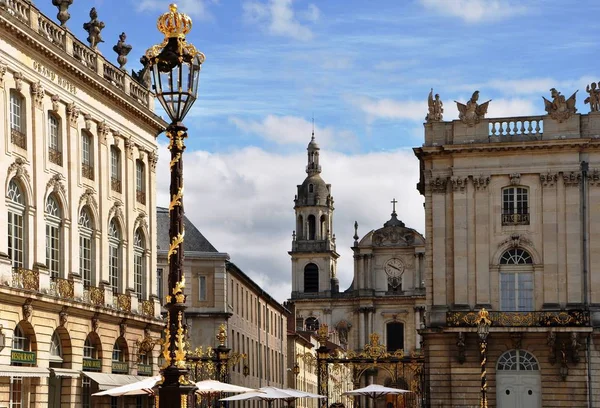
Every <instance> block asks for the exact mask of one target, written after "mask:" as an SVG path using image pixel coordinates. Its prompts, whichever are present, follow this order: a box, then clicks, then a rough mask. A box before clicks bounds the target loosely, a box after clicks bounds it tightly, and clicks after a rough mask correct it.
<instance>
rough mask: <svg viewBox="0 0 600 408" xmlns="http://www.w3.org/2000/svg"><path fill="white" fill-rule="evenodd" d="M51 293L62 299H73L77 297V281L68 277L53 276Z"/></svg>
mask: <svg viewBox="0 0 600 408" xmlns="http://www.w3.org/2000/svg"><path fill="white" fill-rule="evenodd" d="M50 294H51V295H53V296H57V297H59V298H62V299H69V300H73V299H74V298H75V283H74V282H73V281H72V280H68V279H62V278H52V281H51V282H50Z"/></svg>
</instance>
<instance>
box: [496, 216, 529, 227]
mask: <svg viewBox="0 0 600 408" xmlns="http://www.w3.org/2000/svg"><path fill="white" fill-rule="evenodd" d="M502 225H529V214H502Z"/></svg>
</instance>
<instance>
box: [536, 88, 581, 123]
mask: <svg viewBox="0 0 600 408" xmlns="http://www.w3.org/2000/svg"><path fill="white" fill-rule="evenodd" d="M576 94H577V91H575V92H574V93H573V95H571V97H570V98H569V99H565V96H564V95H562V94H561V93H560V92H558V91H557V90H556V88H552V89H550V95H551V96H552V101H549V100H548V99H546V98H544V97H543V96H542V98H544V105H545V109H546V112H548V114H549V115H550V117H551V118H552V119H554V120H557V121H558V122H559V123H562V122H564V121H565V120H567V119H569V118H570V117H571V115H573V114H575V113H576V112H577V108H576V107H575V95H576Z"/></svg>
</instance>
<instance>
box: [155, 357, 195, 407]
mask: <svg viewBox="0 0 600 408" xmlns="http://www.w3.org/2000/svg"><path fill="white" fill-rule="evenodd" d="M187 374H188V370H187V369H179V368H177V367H174V366H172V367H167V368H165V369H164V371H163V378H164V381H163V383H162V384H161V386H160V388H159V392H158V404H157V406H158V408H175V407H181V408H195V407H196V393H195V391H196V386H195V384H193V383H190V382H188V380H187Z"/></svg>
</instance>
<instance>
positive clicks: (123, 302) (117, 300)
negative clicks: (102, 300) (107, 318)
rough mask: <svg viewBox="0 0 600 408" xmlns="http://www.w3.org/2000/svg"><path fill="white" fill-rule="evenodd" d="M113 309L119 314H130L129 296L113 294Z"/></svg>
mask: <svg viewBox="0 0 600 408" xmlns="http://www.w3.org/2000/svg"><path fill="white" fill-rule="evenodd" d="M113 307H114V308H115V309H117V310H119V311H121V312H127V313H129V312H131V296H130V295H128V294H125V293H115V294H114V295H113Z"/></svg>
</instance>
